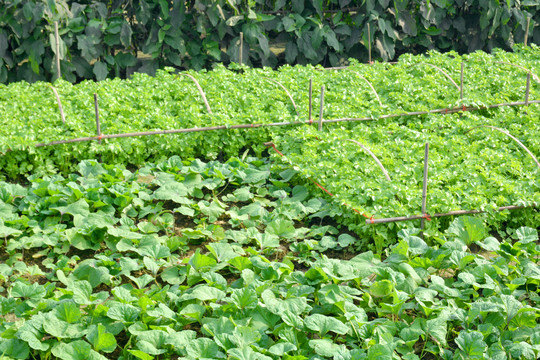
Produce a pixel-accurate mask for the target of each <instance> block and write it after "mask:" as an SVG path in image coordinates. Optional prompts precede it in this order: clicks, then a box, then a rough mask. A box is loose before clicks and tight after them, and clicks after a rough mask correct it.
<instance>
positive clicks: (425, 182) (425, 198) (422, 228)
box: [420, 143, 429, 239]
mask: <svg viewBox="0 0 540 360" xmlns="http://www.w3.org/2000/svg"><path fill="white" fill-rule="evenodd" d="M428 159H429V143H426V148H425V153H424V182H423V186H422V219H421V220H420V229H421V232H420V237H421V238H422V239H423V238H424V225H425V224H424V222H425V218H424V216H426V200H427V177H428Z"/></svg>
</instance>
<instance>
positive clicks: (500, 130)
mask: <svg viewBox="0 0 540 360" xmlns="http://www.w3.org/2000/svg"><path fill="white" fill-rule="evenodd" d="M482 127H487V128H490V129H493V130H497V131H499V132H501V133H503V134H504V135H506V136H508V137H509V138H510V139H512V140H514V141H515V142H516V143H517V144H518V145H519V146H521V148H522V149H523V150H525V151H526V152H527V154H529V155H530V157H531V158H532V159H533V160H534V162H535V163H536V165H537V166H538V167H539V168H540V162H538V160H537V159H536V156H534V154H533V153H532V152H531V151H530V150H529V149H528V148H527V147H526V146H525V145H523V143H522V142H521V141H519V140H518V138H516V137H515V136H513V135H511V134H510V133H509V132H508V131H506V130H504V129H500V128H498V127H495V126H491V125H479V126H475V127H473V128H471V129H469V130H467V131H465V134H468V133H469V132H470V131H473V130H474V129H478V128H482Z"/></svg>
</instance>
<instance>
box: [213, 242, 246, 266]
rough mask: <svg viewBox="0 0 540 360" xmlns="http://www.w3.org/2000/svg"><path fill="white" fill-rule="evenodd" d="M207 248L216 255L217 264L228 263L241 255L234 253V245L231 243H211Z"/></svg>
mask: <svg viewBox="0 0 540 360" xmlns="http://www.w3.org/2000/svg"><path fill="white" fill-rule="evenodd" d="M206 248H207V249H208V251H210V253H212V255H214V257H215V258H216V260H217V262H227V261H229V260H231V259H233V258H235V257H237V256H238V255H239V254H237V253H236V252H234V250H233V247H232V245H231V244H229V243H222V242H219V243H210V244H208V245H206Z"/></svg>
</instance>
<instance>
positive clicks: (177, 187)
mask: <svg viewBox="0 0 540 360" xmlns="http://www.w3.org/2000/svg"><path fill="white" fill-rule="evenodd" d="M186 195H188V190H187V188H186V186H185V185H184V184H182V183H179V182H176V181H171V182H167V183H165V184H164V185H162V186H161V187H160V188H159V189H157V190H156V191H154V195H153V197H154V199H157V200H172V201H174V202H176V203H178V204H184V203H185V201H186V200H187V199H186V198H185V196H186Z"/></svg>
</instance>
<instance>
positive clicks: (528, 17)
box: [523, 16, 531, 46]
mask: <svg viewBox="0 0 540 360" xmlns="http://www.w3.org/2000/svg"><path fill="white" fill-rule="evenodd" d="M530 25H531V17H530V16H527V28H526V29H525V39H524V41H523V45H525V46H527V41H528V40H529V26H530Z"/></svg>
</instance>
